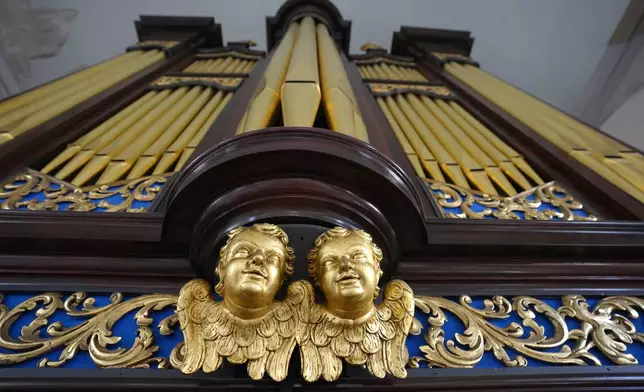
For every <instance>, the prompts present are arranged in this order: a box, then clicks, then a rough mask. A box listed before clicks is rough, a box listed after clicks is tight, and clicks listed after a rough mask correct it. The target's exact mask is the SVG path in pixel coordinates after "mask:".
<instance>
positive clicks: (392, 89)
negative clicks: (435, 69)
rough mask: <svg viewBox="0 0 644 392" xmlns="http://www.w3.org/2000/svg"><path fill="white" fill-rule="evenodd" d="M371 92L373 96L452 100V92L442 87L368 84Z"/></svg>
mask: <svg viewBox="0 0 644 392" xmlns="http://www.w3.org/2000/svg"><path fill="white" fill-rule="evenodd" d="M368 86H369V88H370V89H371V92H372V93H373V94H375V95H393V94H404V93H413V94H420V95H430V96H438V97H441V98H450V97H451V98H454V95H453V94H452V91H451V90H450V89H449V88H447V87H443V86H429V85H423V84H394V83H369V84H368Z"/></svg>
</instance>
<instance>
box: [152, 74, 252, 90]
mask: <svg viewBox="0 0 644 392" xmlns="http://www.w3.org/2000/svg"><path fill="white" fill-rule="evenodd" d="M243 80H244V79H243V78H226V77H214V78H213V77H206V76H162V77H160V78H159V79H157V80H155V81H154V82H153V83H152V84H151V85H150V87H153V88H175V87H183V86H206V87H214V88H216V89H218V90H222V91H236V90H237V88H239V85H240V84H241V83H242V81H243Z"/></svg>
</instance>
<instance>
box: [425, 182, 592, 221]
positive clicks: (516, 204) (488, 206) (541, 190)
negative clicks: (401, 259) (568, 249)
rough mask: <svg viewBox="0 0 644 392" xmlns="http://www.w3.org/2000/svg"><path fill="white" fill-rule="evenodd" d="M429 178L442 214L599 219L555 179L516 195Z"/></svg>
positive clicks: (449, 215)
mask: <svg viewBox="0 0 644 392" xmlns="http://www.w3.org/2000/svg"><path fill="white" fill-rule="evenodd" d="M425 181H426V182H427V185H428V187H429V190H430V192H431V194H432V197H433V198H434V200H435V201H436V203H437V204H438V207H439V208H440V211H441V213H442V215H443V216H444V217H447V218H460V219H486V218H488V219H489V218H496V219H519V220H522V219H526V220H555V219H557V220H567V221H572V220H578V221H597V220H598V218H597V216H595V215H593V214H592V213H591V212H589V211H588V210H587V208H586V207H585V206H584V204H582V203H581V202H580V201H579V200H577V199H575V198H574V197H573V196H572V195H571V194H570V193H569V192H568V191H567V190H566V189H564V188H563V187H562V186H560V185H558V184H557V183H556V182H554V181H552V182H548V183H546V184H543V185H539V186H537V187H535V188H533V189H530V190H527V191H525V192H521V193H519V194H517V195H515V196H512V197H502V196H495V195H490V194H486V193H483V192H478V191H474V190H471V189H466V188H462V187H458V186H456V185H453V184H447V183H444V182H440V181H434V180H429V179H426V180H425Z"/></svg>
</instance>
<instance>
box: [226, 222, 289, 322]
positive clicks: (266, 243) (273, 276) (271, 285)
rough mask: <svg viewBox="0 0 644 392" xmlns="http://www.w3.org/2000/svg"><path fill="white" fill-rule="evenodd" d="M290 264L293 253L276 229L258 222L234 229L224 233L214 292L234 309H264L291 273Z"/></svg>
mask: <svg viewBox="0 0 644 392" xmlns="http://www.w3.org/2000/svg"><path fill="white" fill-rule="evenodd" d="M294 263H295V251H294V250H293V248H291V247H289V246H288V235H287V234H286V233H285V232H284V230H282V229H280V228H279V227H278V226H276V225H272V224H268V223H259V224H255V225H253V226H250V227H244V226H241V227H237V228H235V229H233V230H231V231H230V232H229V233H228V240H227V241H226V245H224V247H222V248H221V250H220V252H219V264H217V268H216V269H215V274H216V275H217V277H218V278H219V283H217V285H216V286H215V291H216V292H217V294H219V295H221V296H222V297H224V303H226V304H228V305H229V306H234V307H235V308H237V309H241V310H243V309H249V310H250V309H262V308H265V307H266V306H267V305H269V304H270V303H271V302H272V301H273V299H274V298H275V295H276V294H277V292H278V290H279V288H280V286H281V284H282V282H283V281H284V280H285V279H286V278H288V277H289V276H291V275H292V274H293V268H294Z"/></svg>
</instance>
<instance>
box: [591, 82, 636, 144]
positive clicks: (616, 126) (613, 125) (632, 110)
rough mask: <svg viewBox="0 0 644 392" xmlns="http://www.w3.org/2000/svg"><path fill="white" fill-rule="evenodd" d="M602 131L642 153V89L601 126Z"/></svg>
mask: <svg viewBox="0 0 644 392" xmlns="http://www.w3.org/2000/svg"><path fill="white" fill-rule="evenodd" d="M601 128H602V130H603V131H605V132H607V133H609V134H611V135H612V136H614V137H616V138H618V139H620V140H623V141H625V142H626V143H629V144H630V145H632V146H633V147H635V148H637V149H639V150H641V151H644V87H641V89H640V90H639V91H638V92H637V93H635V94H633V95H632V96H631V97H630V98H629V99H628V100H627V101H626V102H625V103H624V104H623V105H622V106H620V108H619V109H617V110H616V111H615V112H614V113H613V114H612V115H611V116H610V117H609V118H608V119H607V120H606V122H605V123H604V124H603V125H602V127H601Z"/></svg>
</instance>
